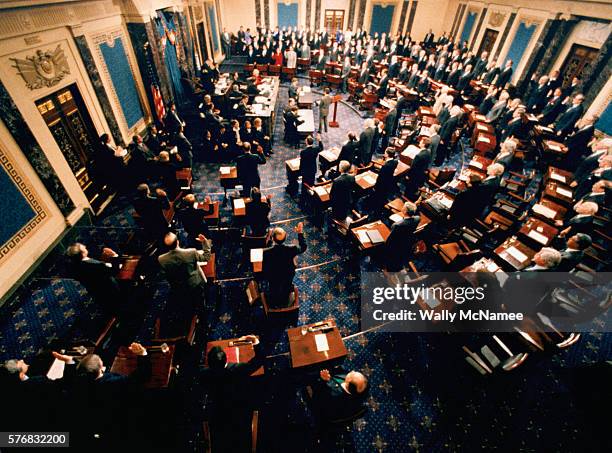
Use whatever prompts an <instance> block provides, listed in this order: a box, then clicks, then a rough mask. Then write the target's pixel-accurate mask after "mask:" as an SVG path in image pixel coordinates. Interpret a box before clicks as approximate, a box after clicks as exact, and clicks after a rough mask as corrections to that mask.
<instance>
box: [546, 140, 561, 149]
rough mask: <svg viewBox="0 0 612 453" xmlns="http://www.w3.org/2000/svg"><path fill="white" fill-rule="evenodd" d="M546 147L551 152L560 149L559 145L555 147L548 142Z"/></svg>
mask: <svg viewBox="0 0 612 453" xmlns="http://www.w3.org/2000/svg"><path fill="white" fill-rule="evenodd" d="M548 147H549V148H550V149H552V150H553V151H561V147H560V146H559V145H555V144H554V143H551V142H548Z"/></svg>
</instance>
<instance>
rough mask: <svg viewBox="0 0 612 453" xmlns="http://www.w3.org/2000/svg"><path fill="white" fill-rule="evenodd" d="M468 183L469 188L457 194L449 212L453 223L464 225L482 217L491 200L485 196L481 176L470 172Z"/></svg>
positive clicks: (450, 220)
mask: <svg viewBox="0 0 612 453" xmlns="http://www.w3.org/2000/svg"><path fill="white" fill-rule="evenodd" d="M466 185H467V188H466V189H465V190H464V191H462V192H459V193H458V194H457V195H456V196H455V200H454V201H453V204H452V206H451V208H450V211H449V213H448V220H449V222H450V224H451V225H454V226H464V225H467V224H468V223H469V222H471V221H473V220H474V219H477V218H480V214H481V213H482V211H483V209H484V208H485V206H486V205H487V204H488V203H489V201H490V200H488V199H487V198H486V197H485V193H484V190H483V188H482V178H481V177H480V176H478V175H476V174H474V173H472V174H470V176H469V179H468V181H467V183H466Z"/></svg>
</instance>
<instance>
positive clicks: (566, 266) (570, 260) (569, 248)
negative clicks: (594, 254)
mask: <svg viewBox="0 0 612 453" xmlns="http://www.w3.org/2000/svg"><path fill="white" fill-rule="evenodd" d="M592 243H593V240H592V239H591V236H589V235H588V234H585V233H576V234H574V235H572V236H570V237H569V238H568V239H567V241H566V242H565V248H564V249H563V250H561V262H560V263H559V265H558V266H557V269H556V271H558V272H569V271H571V270H572V269H574V268H575V267H576V266H577V265H578V264H579V263H580V262H581V261H582V259H583V258H584V251H585V250H586V249H588V248H589V247H590V246H591V244H592Z"/></svg>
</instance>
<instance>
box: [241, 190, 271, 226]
mask: <svg viewBox="0 0 612 453" xmlns="http://www.w3.org/2000/svg"><path fill="white" fill-rule="evenodd" d="M272 195H273V194H269V195H268V196H267V197H265V196H263V195H262V194H261V191H260V190H259V188H258V187H253V188H252V189H251V201H250V202H249V203H245V207H246V221H247V224H248V225H249V227H250V228H251V234H252V235H253V236H264V235H265V234H266V232H267V231H268V228H269V227H270V210H271V209H272Z"/></svg>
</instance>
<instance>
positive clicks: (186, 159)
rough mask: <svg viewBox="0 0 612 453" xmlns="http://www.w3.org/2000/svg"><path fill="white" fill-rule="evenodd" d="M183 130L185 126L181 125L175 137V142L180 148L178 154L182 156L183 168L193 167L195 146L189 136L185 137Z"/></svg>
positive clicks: (181, 163)
mask: <svg viewBox="0 0 612 453" xmlns="http://www.w3.org/2000/svg"><path fill="white" fill-rule="evenodd" d="M183 131H184V128H183V126H179V128H178V132H177V133H176V135H175V137H174V144H175V146H176V148H177V150H178V155H179V156H180V161H179V162H180V166H181V167H183V168H192V167H193V146H191V142H190V141H189V140H187V137H185V134H184V133H183Z"/></svg>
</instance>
